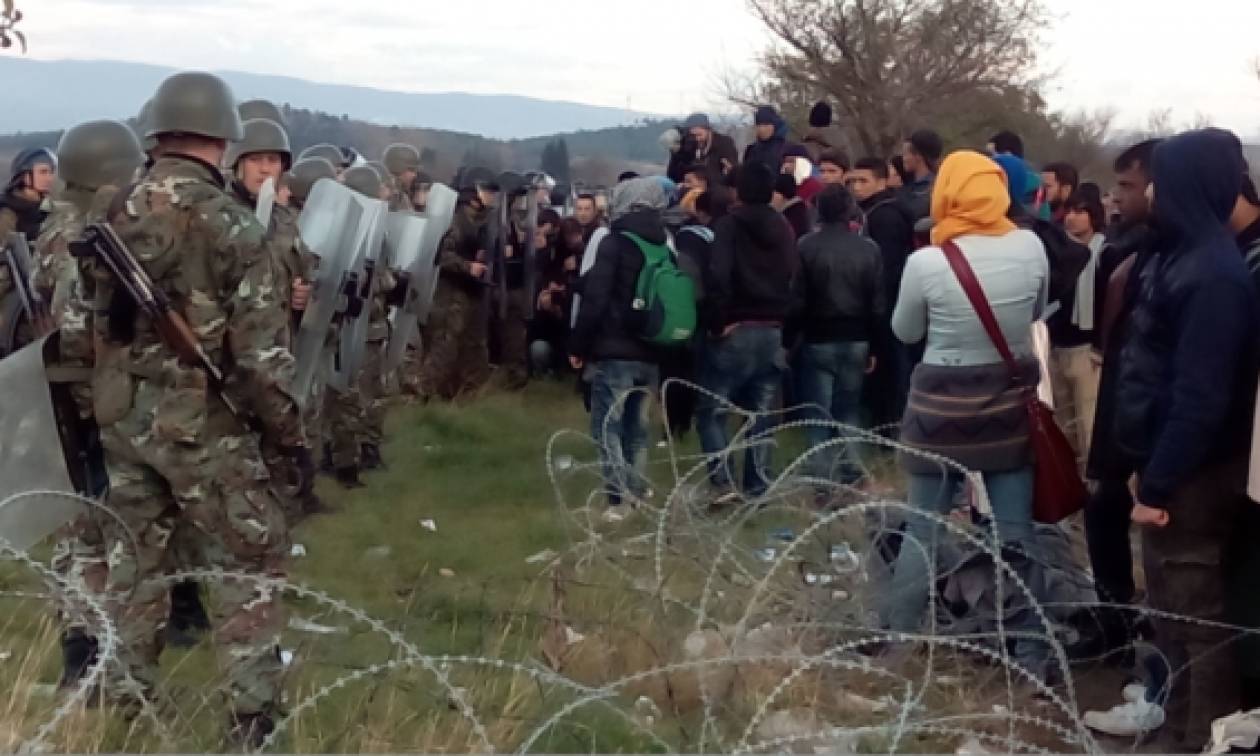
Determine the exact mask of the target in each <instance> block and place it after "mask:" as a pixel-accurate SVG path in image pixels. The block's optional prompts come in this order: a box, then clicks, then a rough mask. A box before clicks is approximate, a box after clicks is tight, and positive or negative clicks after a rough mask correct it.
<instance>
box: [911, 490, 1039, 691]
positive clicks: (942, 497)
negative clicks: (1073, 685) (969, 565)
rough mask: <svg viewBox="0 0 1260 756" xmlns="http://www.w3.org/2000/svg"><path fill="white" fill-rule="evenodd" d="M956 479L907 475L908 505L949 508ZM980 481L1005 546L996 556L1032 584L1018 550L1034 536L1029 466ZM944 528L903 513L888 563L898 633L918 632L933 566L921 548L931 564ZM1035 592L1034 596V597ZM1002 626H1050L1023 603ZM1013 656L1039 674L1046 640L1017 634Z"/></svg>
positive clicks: (1035, 629)
mask: <svg viewBox="0 0 1260 756" xmlns="http://www.w3.org/2000/svg"><path fill="white" fill-rule="evenodd" d="M962 482H963V478H962V476H961V475H960V474H958V473H948V474H945V475H911V476H910V482H909V491H908V499H909V501H908V503H909V505H910V506H911V507H913V508H914V509H919V510H922V511H925V512H930V513H933V514H937V515H941V516H944V515H947V514H948V513H949V512H950V510H952V509H953V503H954V496H955V494H956V493H957V492H958V490H959V487H960V486H961V485H962ZM984 485H985V488H986V489H987V490H988V494H989V501H990V503H991V504H992V507H993V520H994V523H995V524H996V526H997V537H998V545H1000V546H1001V547H1005V550H1004V551H1002V552H1001V556H1002V557H1003V558H1005V559H1006V560H1007V561H1008V563H1009V564H1010V566H1011V567H1012V568H1013V569H1014V571H1015V572H1016V574H1018V575H1019V577H1020V579H1021V580H1023V581H1024V582H1025V584H1027V585H1028V586H1029V587H1030V588H1032V587H1033V586H1034V583H1033V582H1032V580H1031V576H1032V571H1031V570H1032V563H1031V561H1030V560H1029V559H1026V558H1023V553H1024V552H1025V551H1026V550H1030V549H1031V546H1032V543H1033V539H1034V537H1035V529H1034V526H1033V521H1032V499H1033V473H1032V468H1031V467H1026V468H1023V469H1021V470H1014V471H1011V472H1000V473H985V474H984ZM947 534H948V531H946V529H945V527H944V526H943V525H939V524H937V523H936V522H935V521H930V520H928V519H926V518H923V517H918V516H915V515H914V514H910V515H909V517H908V521H907V523H906V533H905V535H906V537H905V538H904V539H903V540H902V543H901V553H900V554H899V555H898V556H897V561H896V564H895V565H894V567H893V578H892V591H891V595H890V596H889V602H888V607H887V624H888V626H889V627H890V628H891V629H892V630H895V631H898V632H904V633H914V632H918V630H919V627H920V625H921V624H922V621H923V613H924V609H928V608H929V607H927V601H928V581H929V580H934V579H936V577H937V571H936V570H935V569H931V570H929V567H928V562H927V561H925V559H924V554H923V551H924V550H925V549H926V550H927V553H928V555H929V558H930V559H932V564H935V559H936V550H937V547H938V545H939V543H940V541H941V539H942V538H943V537H946V536H947ZM991 546H992V544H991ZM1010 547H1014V548H1013V549H1012V548H1010ZM1004 588H1005V589H1006V590H1008V591H1009V590H1013V584H1012V583H1010V582H1009V581H1008V582H1007V583H1005V585H1004ZM1006 595H1008V596H1009V595H1010V594H1009V593H1007V594H1006ZM1036 598H1038V599H1040V597H1036ZM1020 603H1021V604H1024V605H1026V604H1027V599H1026V597H1021V600H1020ZM930 610H931V609H930ZM1004 628H1005V629H1006V630H1008V631H1012V632H1024V633H1040V634H1043V635H1048V634H1049V632H1050V630H1049V629H1048V628H1044V627H1043V626H1042V625H1041V623H1040V621H1039V620H1038V619H1037V617H1036V615H1035V614H1034V613H1033V612H1032V611H1031V609H1028V608H1025V609H1024V610H1022V611H1020V612H1019V613H1018V614H1016V615H1015V616H1014V618H1013V619H1010V620H1008V621H1007V622H1006V623H1005V624H1004ZM1014 656H1015V661H1017V662H1018V663H1020V664H1022V665H1023V666H1025V667H1026V668H1027V669H1028V670H1029V671H1030V672H1033V673H1034V674H1038V675H1041V674H1044V672H1045V667H1046V662H1047V659H1048V658H1049V646H1048V645H1047V644H1046V643H1045V642H1043V641H1038V640H1033V639H1028V638H1018V639H1016V641H1015V648H1014Z"/></svg>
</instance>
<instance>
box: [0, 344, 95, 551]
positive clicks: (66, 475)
mask: <svg viewBox="0 0 1260 756" xmlns="http://www.w3.org/2000/svg"><path fill="white" fill-rule="evenodd" d="M56 352H57V347H56V336H55V335H52V336H45V337H43V338H40V339H38V340H36V341H33V342H31V343H30V344H28V345H27V346H25V347H23V348H22V349H19V350H18V351H16V352H14V353H13V354H11V355H9V356H8V357H6V358H4V359H3V360H0V386H4V391H0V539H3V541H4V542H6V543H7V545H9V546H12V547H13V548H16V549H29V548H30V547H31V546H34V545H35V544H37V543H39V542H40V541H42V540H44V539H45V538H47V537H48V536H49V535H51V534H52V533H53V532H54V531H56V530H57V529H58V528H60V527H61V526H62V525H65V524H66V523H68V522H70V521H71V520H73V519H75V518H76V517H78V516H80V515H82V514H84V513H85V511H86V505H85V504H84V503H83V502H82V501H78V500H76V499H74V498H73V497H72V496H62V495H56V496H22V495H23V494H31V493H33V492H39V491H47V492H57V493H59V494H74V493H75V492H76V485H75V483H74V477H73V475H72V469H73V468H74V467H75V466H77V463H74V462H72V461H71V456H72V455H71V454H69V453H68V452H67V450H66V449H67V447H66V445H64V444H63V443H62V440H63V439H62V432H63V431H64V429H65V421H66V417H65V413H64V412H60V413H59V412H58V411H57V409H56V408H55V407H54V402H53V394H52V388H51V386H50V385H49V382H48V371H47V365H48V362H49V355H55V354H56ZM63 409H64V407H63ZM70 409H71V414H76V413H74V411H73V407H72V408H70ZM76 417H77V416H76Z"/></svg>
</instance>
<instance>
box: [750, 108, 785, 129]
mask: <svg viewBox="0 0 1260 756" xmlns="http://www.w3.org/2000/svg"><path fill="white" fill-rule="evenodd" d="M779 120H780V119H779V114H778V113H777V112H775V109H774V108H772V107H770V106H769V105H762V106H761V107H759V108H757V111H756V112H755V113H753V123H755V124H757V125H758V126H778V125H779Z"/></svg>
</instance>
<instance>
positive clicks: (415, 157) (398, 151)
mask: <svg viewBox="0 0 1260 756" xmlns="http://www.w3.org/2000/svg"><path fill="white" fill-rule="evenodd" d="M381 162H382V163H384V164H385V167H386V168H388V169H389V172H390V173H392V174H394V175H395V176H401V175H403V173H405V172H406V171H418V170H420V150H417V149H416V148H415V147H412V146H411V145H409V144H391V145H390V146H388V147H386V148H385V154H383V155H382V156H381Z"/></svg>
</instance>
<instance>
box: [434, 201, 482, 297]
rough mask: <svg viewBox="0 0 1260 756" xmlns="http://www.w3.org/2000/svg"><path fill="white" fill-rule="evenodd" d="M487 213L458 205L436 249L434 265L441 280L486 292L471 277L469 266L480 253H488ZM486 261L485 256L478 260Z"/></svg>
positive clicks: (477, 281)
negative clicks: (440, 243) (435, 263)
mask: <svg viewBox="0 0 1260 756" xmlns="http://www.w3.org/2000/svg"><path fill="white" fill-rule="evenodd" d="M489 217H490V214H489V212H487V211H486V209H485V208H478V207H475V206H473V205H471V204H468V203H464V204H461V205H460V206H459V207H458V208H456V210H455V217H454V218H452V219H451V227H450V230H448V231H447V232H446V236H443V237H442V246H441V247H439V248H438V255H437V266H438V270H439V274H440V276H441V279H442V280H444V281H448V282H450V283H455V284H458V285H459V287H460V288H461V289H463V290H465V291H467V292H468V293H470V294H476V295H481V294H482V293H483V292H484V291H485V283H484V282H483V281H482V280H481V279H479V278H473V276H472V273H470V272H469V269H468V268H469V265H471V264H472V263H474V262H478V261H479V256H483V255H485V254H488V252H489V250H488V249H487V244H488V242H487V240H486V232H487V224H488V223H489ZM480 261H481V262H485V260H484V259H481V260H480Z"/></svg>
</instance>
